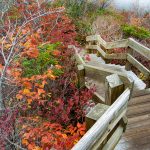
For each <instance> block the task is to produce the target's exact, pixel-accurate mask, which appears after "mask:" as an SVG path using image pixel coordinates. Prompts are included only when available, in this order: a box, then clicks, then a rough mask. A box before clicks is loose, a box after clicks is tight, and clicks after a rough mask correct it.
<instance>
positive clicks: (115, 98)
mask: <svg viewBox="0 0 150 150" xmlns="http://www.w3.org/2000/svg"><path fill="white" fill-rule="evenodd" d="M86 40H87V41H88V42H89V45H88V46H87V49H88V50H89V51H90V53H91V52H92V51H93V52H94V53H95V50H96V51H97V53H98V55H100V56H102V57H103V58H104V59H106V60H107V59H126V60H127V65H126V66H127V67H128V66H129V63H131V64H132V65H134V66H135V67H137V69H139V70H140V71H141V72H142V73H143V74H144V75H145V77H146V79H147V80H150V71H149V69H147V68H146V67H145V66H143V65H142V64H141V63H140V62H139V61H138V60H136V58H134V57H133V56H132V51H133V50H134V51H136V52H138V53H139V54H141V55H143V56H144V57H146V58H147V59H148V60H150V49H148V48H147V47H145V46H143V45H141V44H139V43H137V42H136V41H134V40H133V39H127V40H120V41H116V42H105V41H104V40H103V39H102V38H101V37H100V36H99V35H95V36H88V37H87V39H86ZM120 47H130V48H132V49H133V50H131V49H130V51H129V52H128V53H118V54H107V53H106V52H105V51H104V50H103V48H104V49H105V50H108V49H112V48H120ZM72 48H74V49H75V51H76V54H75V57H76V61H77V63H78V79H79V85H80V87H81V88H82V87H87V85H86V84H85V77H89V78H91V79H93V80H98V81H99V82H101V81H105V98H103V97H101V95H99V94H98V93H96V92H95V93H94V97H96V99H97V102H98V104H97V105H96V106H95V107H94V108H93V109H92V111H90V112H89V113H88V114H87V115H86V126H87V130H88V131H87V132H86V134H85V135H84V136H83V137H82V138H81V139H80V141H79V142H78V143H77V144H76V145H75V146H74V147H73V148H72V150H98V149H100V150H113V149H114V148H115V146H116V145H117V143H118V141H119V139H120V138H121V135H122V134H123V132H124V131H125V129H126V125H127V117H126V111H127V105H128V101H129V100H130V97H131V95H132V89H133V85H134V82H133V80H131V79H130V78H128V77H127V76H126V75H125V74H124V73H121V72H120V71H117V70H114V69H113V67H112V69H110V68H107V67H104V66H103V65H102V66H99V67H95V66H92V65H87V64H86V63H85V62H84V60H83V58H82V57H81V56H80V55H79V53H78V52H77V51H78V50H77V49H76V48H75V47H74V46H73V47H72ZM91 50H92V51H91ZM87 88H89V87H87ZM144 92H145V91H144ZM146 92H148V93H150V90H149V89H148V91H146ZM142 93H143V92H142ZM140 94H141V93H140Z"/></svg>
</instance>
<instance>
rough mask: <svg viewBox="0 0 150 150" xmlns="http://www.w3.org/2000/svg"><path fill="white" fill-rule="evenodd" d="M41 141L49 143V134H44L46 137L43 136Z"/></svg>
mask: <svg viewBox="0 0 150 150" xmlns="http://www.w3.org/2000/svg"><path fill="white" fill-rule="evenodd" d="M41 142H42V143H49V142H50V141H49V139H48V137H47V136H44V137H42V140H41Z"/></svg>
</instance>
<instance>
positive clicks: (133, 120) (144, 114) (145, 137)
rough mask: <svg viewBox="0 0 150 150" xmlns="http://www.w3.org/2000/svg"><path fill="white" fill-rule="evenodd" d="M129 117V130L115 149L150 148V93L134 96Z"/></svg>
mask: <svg viewBox="0 0 150 150" xmlns="http://www.w3.org/2000/svg"><path fill="white" fill-rule="evenodd" d="M127 117H128V125H127V130H126V132H125V133H124V134H123V136H122V139H121V140H120V141H119V143H118V145H117V146H116V148H115V150H150V94H149V95H143V96H139V97H134V98H132V99H131V100H130V102H129V107H128V111H127Z"/></svg>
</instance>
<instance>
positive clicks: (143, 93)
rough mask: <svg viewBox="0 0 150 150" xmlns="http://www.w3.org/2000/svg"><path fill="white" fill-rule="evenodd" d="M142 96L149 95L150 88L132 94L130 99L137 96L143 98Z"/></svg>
mask: <svg viewBox="0 0 150 150" xmlns="http://www.w3.org/2000/svg"><path fill="white" fill-rule="evenodd" d="M143 95H150V88H148V89H144V90H140V91H136V92H133V93H132V97H139V96H143Z"/></svg>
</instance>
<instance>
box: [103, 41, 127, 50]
mask: <svg viewBox="0 0 150 150" xmlns="http://www.w3.org/2000/svg"><path fill="white" fill-rule="evenodd" d="M121 47H128V39H123V40H118V41H113V42H107V45H106V47H105V48H106V49H113V48H121Z"/></svg>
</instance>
